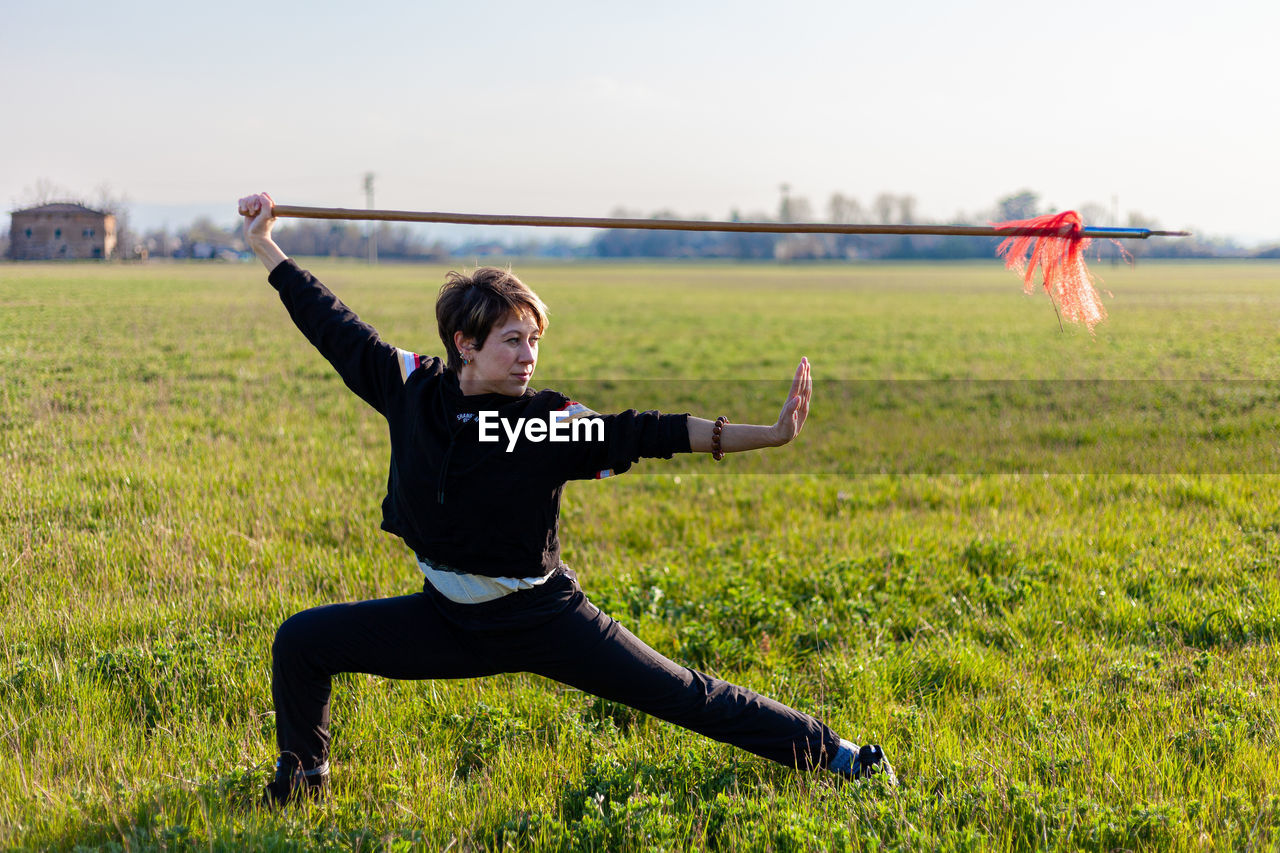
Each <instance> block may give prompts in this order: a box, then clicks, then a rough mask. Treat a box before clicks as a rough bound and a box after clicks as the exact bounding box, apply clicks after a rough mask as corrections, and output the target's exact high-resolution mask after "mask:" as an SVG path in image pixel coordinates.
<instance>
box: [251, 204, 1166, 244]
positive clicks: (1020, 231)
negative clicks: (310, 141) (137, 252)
mask: <svg viewBox="0 0 1280 853" xmlns="http://www.w3.org/2000/svg"><path fill="white" fill-rule="evenodd" d="M274 212H275V215H276V216H285V217H291V218H295V219H353V220H371V219H372V220H379V221H384V222H446V223H451V224H455V225H529V226H534V227H540V228H634V229H642V230H648V231H746V232H750V233H771V234H938V235H943V236H960V237H1021V236H1032V237H1056V236H1064V237H1065V236H1068V234H1070V232H1063V231H1059V230H1056V229H1048V228H993V227H991V226H988V225H843V224H837V223H834V222H830V223H828V222H715V221H707V220H700V219H617V218H613V217H591V216H509V215H502V214H487V213H432V212H424V211H416V210H359V209H355V208H346V207H298V206H296V205H288V204H277V205H276V206H275V208H274ZM1078 235H1079V236H1080V237H1106V238H1111V239H1113V240H1117V239H1118V240H1145V239H1147V238H1148V237H1188V236H1190V232H1188V231H1152V230H1151V229H1149V228H1093V227H1089V228H1081V229H1080V230H1079V232H1078Z"/></svg>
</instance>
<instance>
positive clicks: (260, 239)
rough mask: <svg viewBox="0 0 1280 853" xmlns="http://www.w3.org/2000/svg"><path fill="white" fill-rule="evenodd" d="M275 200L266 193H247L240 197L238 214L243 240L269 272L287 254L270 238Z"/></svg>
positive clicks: (278, 264)
mask: <svg viewBox="0 0 1280 853" xmlns="http://www.w3.org/2000/svg"><path fill="white" fill-rule="evenodd" d="M274 210H275V202H274V201H272V200H271V196H270V195H269V194H267V193H258V194H256V195H247V196H245V197H244V198H242V199H240V215H241V216H243V217H245V220H244V240H245V242H246V243H248V244H249V248H250V249H253V253H254V254H255V255H257V256H258V260H260V261H262V265H263V266H265V267H266V268H267V272H271V271H272V270H273V269H275V268H276V267H278V266H280V262H281V261H283V260H285V259H286V258H287V257H288V256H287V255H285V253H284V252H282V251H281V250H280V247H279V246H277V245H276V241H275V240H273V239H271V226H272V225H274V224H275V222H276V216H275V213H274Z"/></svg>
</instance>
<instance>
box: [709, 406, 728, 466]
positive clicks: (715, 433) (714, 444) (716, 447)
mask: <svg viewBox="0 0 1280 853" xmlns="http://www.w3.org/2000/svg"><path fill="white" fill-rule="evenodd" d="M728 422H729V419H728V418H726V417H725V416H724V415H721V416H720V417H718V418H716V425H715V426H713V427H712V428H711V458H712V459H714V460H716V461H717V462H719V461H720V460H721V459H723V458H724V451H723V450H721V449H720V433H722V432H724V425H725V424H727V423H728Z"/></svg>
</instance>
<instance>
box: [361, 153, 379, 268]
mask: <svg viewBox="0 0 1280 853" xmlns="http://www.w3.org/2000/svg"><path fill="white" fill-rule="evenodd" d="M364 200H365V207H367V208H368V209H369V210H373V172H365V173H364ZM376 229H377V226H376V225H374V223H372V222H370V223H369V233H368V243H369V263H370V264H371V265H372V264H376V263H377V262H378V232H377V230H376Z"/></svg>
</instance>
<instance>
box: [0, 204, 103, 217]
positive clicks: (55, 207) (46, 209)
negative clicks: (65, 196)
mask: <svg viewBox="0 0 1280 853" xmlns="http://www.w3.org/2000/svg"><path fill="white" fill-rule="evenodd" d="M11 213H92V214H95V215H97V216H110V215H111V214H110V213H107V212H106V211H105V210H94V209H93V208H91V207H85V206H84V205H83V204H77V203H76V202H70V201H55V202H50V203H49V204H38V205H36V206H35V207H25V208H23V209H22V210H14V211H11Z"/></svg>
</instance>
